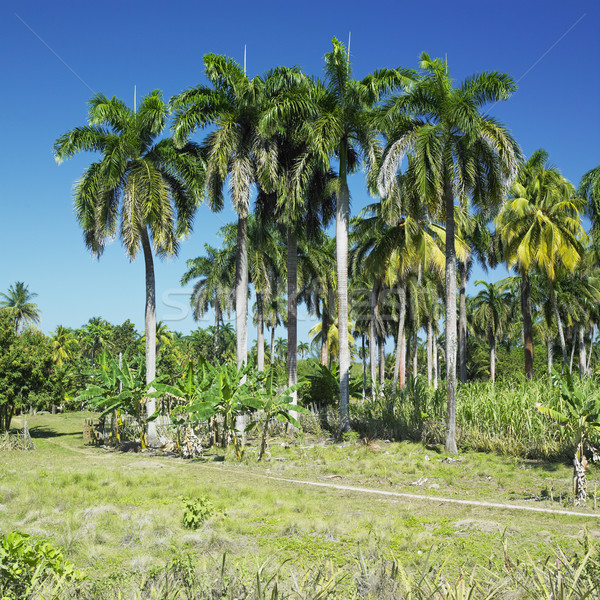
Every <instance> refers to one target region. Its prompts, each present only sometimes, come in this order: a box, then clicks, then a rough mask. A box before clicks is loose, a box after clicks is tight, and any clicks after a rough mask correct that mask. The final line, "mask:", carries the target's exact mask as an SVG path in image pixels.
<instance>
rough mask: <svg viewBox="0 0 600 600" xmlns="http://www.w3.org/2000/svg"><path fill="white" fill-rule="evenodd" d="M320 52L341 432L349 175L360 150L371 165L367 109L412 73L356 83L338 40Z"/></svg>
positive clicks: (319, 126) (318, 127) (317, 131)
mask: <svg viewBox="0 0 600 600" xmlns="http://www.w3.org/2000/svg"><path fill="white" fill-rule="evenodd" d="M332 43H333V49H332V51H331V52H328V53H327V54H325V77H326V81H325V90H324V92H325V93H324V94H323V96H322V99H321V101H320V112H319V116H318V118H317V119H316V121H315V125H314V139H315V140H316V141H317V142H318V145H319V146H320V147H321V148H322V150H319V149H318V151H320V152H321V153H322V154H324V155H335V156H336V157H337V159H338V160H339V171H338V189H337V202H336V236H335V239H336V271H337V297H338V321H339V323H340V331H339V347H340V359H339V363H340V377H341V384H340V430H341V431H342V432H345V431H347V430H348V429H349V427H350V422H349V415H348V402H349V384H350V346H349V343H348V233H349V221H350V205H349V198H350V193H349V189H348V179H347V178H348V173H350V172H352V171H353V170H354V169H355V168H356V166H357V163H358V161H357V159H358V156H359V154H362V157H363V159H364V162H365V163H366V165H367V167H369V166H371V167H372V166H375V164H376V157H377V154H378V143H377V138H376V135H375V133H376V132H375V129H374V126H373V119H372V118H371V112H370V111H371V109H372V108H373V107H375V106H376V105H377V104H378V102H379V101H380V99H381V98H382V96H384V95H385V94H387V93H388V92H390V91H392V90H394V89H398V88H400V87H402V86H406V85H409V84H410V83H411V82H412V78H413V73H412V71H410V70H408V69H400V68H398V69H379V70H377V71H375V72H374V73H372V74H370V75H367V76H366V77H365V78H364V79H362V80H361V81H358V80H356V79H354V78H353V77H352V71H351V65H350V57H349V52H348V50H347V49H346V48H345V47H344V45H343V44H342V43H341V42H339V41H338V40H337V39H335V38H334V39H333V41H332Z"/></svg>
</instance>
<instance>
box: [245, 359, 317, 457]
mask: <svg viewBox="0 0 600 600" xmlns="http://www.w3.org/2000/svg"><path fill="white" fill-rule="evenodd" d="M261 383H263V385H260V386H259V387H258V388H257V390H256V394H255V396H254V397H252V398H249V399H248V400H247V404H248V405H249V406H251V407H252V408H254V409H256V410H257V411H260V413H262V418H261V419H259V420H256V421H253V422H252V423H250V424H249V425H248V427H246V431H250V430H251V429H254V428H255V427H258V426H259V424H261V421H262V435H261V443H260V451H259V453H258V460H259V461H260V460H262V459H263V457H264V455H265V453H266V451H267V437H268V433H269V425H270V424H271V423H272V421H273V420H274V419H277V420H278V421H281V422H282V423H289V424H290V425H293V426H294V427H298V428H299V427H300V424H299V423H298V421H297V420H296V417H295V414H296V413H304V414H311V413H310V411H309V410H307V409H306V408H304V407H303V406H299V405H297V404H294V402H293V396H292V394H293V393H294V392H295V391H296V390H298V389H299V388H300V387H302V384H301V383H297V384H295V385H292V386H290V387H288V388H287V389H285V390H283V391H281V392H278V391H277V385H276V377H275V369H269V371H268V372H267V373H266V376H265V377H264V379H263V381H262V382H261ZM260 413H258V414H260Z"/></svg>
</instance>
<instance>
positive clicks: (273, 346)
mask: <svg viewBox="0 0 600 600" xmlns="http://www.w3.org/2000/svg"><path fill="white" fill-rule="evenodd" d="M274 362H275V324H273V326H272V327H271V365H273V363H274Z"/></svg>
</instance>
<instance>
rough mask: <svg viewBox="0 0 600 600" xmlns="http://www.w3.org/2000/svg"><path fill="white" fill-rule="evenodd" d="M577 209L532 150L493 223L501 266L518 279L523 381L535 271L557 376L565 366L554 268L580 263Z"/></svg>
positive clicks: (529, 352)
mask: <svg viewBox="0 0 600 600" xmlns="http://www.w3.org/2000/svg"><path fill="white" fill-rule="evenodd" d="M582 209H583V200H582V199H581V198H578V197H576V196H575V188H574V187H573V186H572V185H571V184H570V183H569V182H568V181H567V180H566V179H565V178H564V177H563V176H562V175H561V174H560V171H559V170H558V169H557V168H555V167H552V166H551V165H550V164H549V161H548V153H547V152H546V151H545V150H537V151H536V152H534V153H533V154H532V155H531V157H530V158H529V160H528V161H527V162H526V163H524V164H523V165H522V167H521V168H520V169H519V172H518V176H517V179H516V181H515V182H514V184H513V185H512V187H511V189H510V194H509V201H508V202H507V203H506V205H505V206H504V207H503V209H502V211H501V212H500V214H499V215H498V217H497V218H496V221H495V222H496V228H497V231H498V234H499V235H500V237H501V239H502V243H503V247H504V256H505V260H506V262H507V265H508V267H509V268H511V267H515V268H516V269H517V270H518V272H519V274H520V275H521V280H522V284H521V303H522V307H523V324H524V345H525V373H526V374H527V376H528V377H531V373H532V371H531V369H532V368H533V330H532V320H531V307H530V304H531V300H530V287H529V274H530V272H531V271H532V270H533V269H536V268H537V269H539V270H540V271H541V272H542V273H543V274H544V275H545V276H546V278H547V282H548V289H549V293H550V302H551V304H552V308H553V310H554V317H555V319H556V326H557V330H558V336H559V339H560V345H561V349H562V359H563V361H562V368H563V371H564V369H565V367H566V364H567V346H566V343H565V335H564V330H563V324H562V319H561V317H560V313H559V310H558V302H557V300H556V294H555V291H554V282H555V279H556V269H557V267H559V266H563V267H564V268H565V269H566V270H567V271H569V272H571V273H572V272H573V271H574V269H575V267H576V266H577V263H578V262H579V260H580V258H581V254H582V252H583V247H584V242H585V240H586V235H585V231H584V230H583V227H582V224H581V217H580V211H581V210H582Z"/></svg>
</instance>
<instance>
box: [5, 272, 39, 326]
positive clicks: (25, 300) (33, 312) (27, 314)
mask: <svg viewBox="0 0 600 600" xmlns="http://www.w3.org/2000/svg"><path fill="white" fill-rule="evenodd" d="M0 296H2V298H4V300H0V309H4V310H7V311H10V313H11V315H12V317H13V319H14V320H15V334H18V333H19V327H20V326H21V324H23V323H36V324H37V323H39V322H40V309H39V308H38V306H37V304H36V303H35V302H32V300H33V299H34V298H37V294H36V293H35V292H30V291H29V288H28V287H27V286H26V285H25V283H24V282H23V281H17V282H16V283H15V284H14V285H11V286H10V287H9V288H8V292H7V293H6V294H4V293H0Z"/></svg>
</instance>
